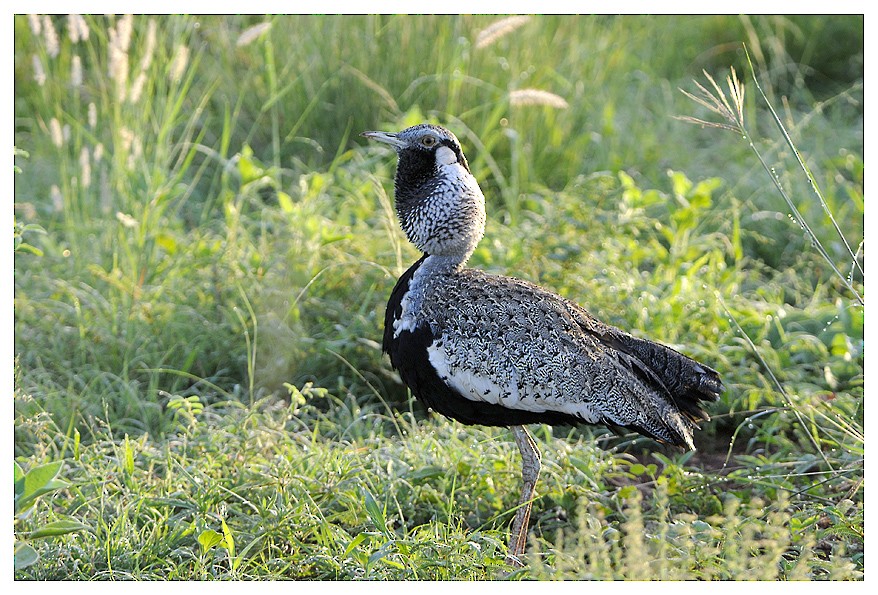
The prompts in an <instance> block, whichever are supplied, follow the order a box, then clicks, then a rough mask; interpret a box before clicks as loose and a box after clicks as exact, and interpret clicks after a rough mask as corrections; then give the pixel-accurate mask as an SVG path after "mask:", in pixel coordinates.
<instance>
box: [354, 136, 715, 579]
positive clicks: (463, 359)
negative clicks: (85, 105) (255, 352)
mask: <svg viewBox="0 0 878 595" xmlns="http://www.w3.org/2000/svg"><path fill="white" fill-rule="evenodd" d="M362 136H364V137H366V138H367V139H370V140H372V141H377V142H380V143H385V144H387V145H390V146H391V147H393V148H394V149H395V150H396V154H397V167H396V173H395V176H394V203H395V209H396V213H397V216H398V219H399V223H400V227H401V228H402V230H403V232H404V233H405V235H406V237H407V238H408V240H409V241H410V242H411V243H412V244H414V246H415V247H416V248H417V249H418V250H419V251H420V252H421V257H420V258H419V259H418V260H417V261H416V262H415V263H414V264H413V265H411V267H409V269H408V270H406V271H405V272H404V273H403V274H402V276H401V277H400V278H399V280H398V281H397V282H396V285H395V286H394V288H393V291H392V292H391V294H390V299H389V300H388V302H387V309H386V311H385V317H384V336H383V342H382V347H383V351H384V352H385V353H387V354H389V356H390V363H391V365H392V367H393V368H394V369H395V370H396V371H398V373H399V376H400V379H401V380H402V382H403V383H404V384H405V385H406V386H407V387H408V388H409V390H410V391H411V393H412V394H413V395H414V396H415V398H417V399H418V400H420V401H421V402H422V403H423V404H424V405H425V406H426V407H427V408H429V409H431V410H433V411H435V412H437V413H439V414H442V415H444V416H446V417H448V418H451V419H454V420H457V421H459V422H461V423H462V424H466V425H483V426H506V427H509V428H510V429H511V431H512V435H513V438H514V440H515V443H516V445H517V446H518V449H519V451H520V453H521V460H522V488H521V495H520V498H519V503H518V506H517V507H516V509H515V511H516V512H515V517H514V518H513V521H512V527H511V536H510V543H509V546H508V548H507V552H508V554H507V562H508V563H509V564H510V565H512V566H515V567H520V566H522V565H523V561H522V559H523V555H524V554H525V553H526V546H527V537H528V531H529V524H530V515H531V509H532V505H533V501H534V495H535V492H536V484H537V480H538V478H539V473H540V469H541V463H540V459H541V454H540V451H539V448H538V446H537V444H536V442H535V440H534V438H533V436H532V435H531V434H530V432H529V431H528V430H527V428H526V427H525V426H526V425H528V424H550V425H573V426H576V425H580V424H598V425H599V424H603V425H606V426H608V427H609V428H611V429H613V430H616V431H619V430H622V429H624V430H633V431H635V432H638V433H639V434H642V435H644V436H646V437H648V438H651V439H653V440H655V441H657V442H659V443H666V444H670V445H674V446H678V447H683V448H685V449H693V450H694V449H695V445H694V443H693V432H694V430H696V429H698V424H699V422H702V421H709V419H710V417H709V415H708V414H707V412H706V411H705V410H704V408H703V403H707V402H710V401H716V400H718V399H719V397H720V395H721V393H722V392H723V390H724V387H723V384H722V381H721V379H720V376H719V373H718V372H717V371H716V370H714V369H712V368H710V367H708V366H707V365H705V364H702V363H699V362H697V361H695V360H694V359H691V358H689V357H687V356H686V355H683V354H682V353H680V352H678V351H676V350H674V349H672V348H670V347H668V346H665V345H663V344H661V343H657V342H654V341H651V340H649V339H643V338H638V337H635V336H633V335H631V334H629V333H627V332H624V331H622V330H620V329H618V328H616V327H614V326H611V325H609V324H605V323H603V322H601V321H600V320H598V319H597V318H595V317H594V316H592V315H591V314H589V313H588V311H586V309H585V308H583V307H582V306H580V305H578V304H576V303H574V302H572V301H570V300H568V299H566V298H564V297H562V296H560V295H557V294H555V293H553V292H551V291H549V290H547V289H544V288H543V287H540V286H538V285H536V284H534V283H531V282H529V281H525V280H522V279H517V278H513V277H506V276H500V275H495V274H489V273H487V272H484V271H481V270H479V269H475V268H470V267H468V266H467V261H468V260H469V258H470V256H472V254H473V252H474V251H475V249H476V246H477V245H478V244H479V242H480V241H481V239H482V237H483V236H484V233H485V221H486V212H485V197H484V195H483V194H482V191H481V189H480V187H479V184H478V181H477V180H476V178H475V177H474V176H473V174H472V171H471V169H470V166H469V163H468V161H467V159H466V157H465V156H464V153H463V151H462V149H461V144H460V141H459V140H458V139H457V137H456V136H455V135H454V133H452V132H451V131H450V130H448V129H446V128H444V127H442V126H438V125H435V124H429V123H423V124H418V125H415V126H411V127H409V128H406V129H404V130H402V131H400V132H396V133H393V132H379V131H367V132H363V133H362Z"/></svg>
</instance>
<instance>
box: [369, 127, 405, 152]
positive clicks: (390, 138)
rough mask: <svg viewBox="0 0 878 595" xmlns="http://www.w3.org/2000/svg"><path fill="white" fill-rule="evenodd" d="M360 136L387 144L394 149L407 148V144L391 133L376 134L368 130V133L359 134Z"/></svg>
mask: <svg viewBox="0 0 878 595" xmlns="http://www.w3.org/2000/svg"><path fill="white" fill-rule="evenodd" d="M360 136H365V137H366V138H369V139H372V140H377V141H378V142H379V143H387V144H388V145H390V146H392V147H394V148H395V149H404V148H406V147H407V146H408V143H407V142H405V141H404V140H402V139H400V138H399V137H398V136H397V135H395V134H393V133H392V132H376V131H371V130H370V131H368V132H363V133H361V134H360Z"/></svg>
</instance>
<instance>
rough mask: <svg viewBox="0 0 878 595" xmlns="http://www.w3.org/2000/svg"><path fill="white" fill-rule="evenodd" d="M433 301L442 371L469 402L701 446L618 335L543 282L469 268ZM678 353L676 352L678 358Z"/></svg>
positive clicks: (435, 355) (429, 308) (432, 353)
mask: <svg viewBox="0 0 878 595" xmlns="http://www.w3.org/2000/svg"><path fill="white" fill-rule="evenodd" d="M464 273H465V274H461V275H459V276H456V277H454V278H453V281H451V280H446V281H444V282H443V283H442V285H441V287H442V290H441V291H440V292H436V293H435V294H433V295H431V296H430V298H429V299H427V300H425V302H424V304H425V306H424V307H425V312H424V314H425V315H426V317H427V319H428V320H429V321H430V324H431V327H432V329H431V330H432V334H433V336H434V338H435V339H434V341H433V342H432V344H431V345H429V346H428V348H427V353H428V355H429V361H430V363H431V364H432V366H433V368H434V369H435V370H436V373H437V374H438V375H439V377H440V378H442V380H443V381H444V382H445V383H447V384H448V385H449V386H450V387H451V388H453V389H454V390H455V391H457V392H458V393H460V395H462V396H463V397H464V398H466V399H469V400H472V401H478V402H485V403H491V404H494V405H498V406H502V407H504V408H507V409H512V410H525V411H531V412H555V413H559V414H564V415H566V416H570V417H571V418H574V419H578V420H581V421H583V422H586V423H606V424H608V425H611V426H621V427H625V428H631V429H634V430H637V431H639V432H641V433H643V434H645V435H648V436H650V437H653V438H656V439H658V440H662V441H666V442H670V443H673V444H680V445H686V446H690V447H691V446H692V443H691V436H692V430H693V428H694V424H693V422H692V420H691V417H692V416H688V417H687V416H686V415H684V414H683V413H682V412H681V408H680V407H679V406H678V405H677V404H676V402H675V399H674V397H673V396H672V395H671V393H670V391H669V389H668V387H667V386H666V383H665V382H664V381H663V380H662V378H661V376H660V374H658V373H657V372H656V371H655V370H654V369H653V367H651V366H650V365H649V364H648V363H647V362H644V361H642V360H641V359H640V358H639V357H637V354H635V353H631V352H630V350H626V349H625V348H624V345H623V344H622V342H621V340H620V339H618V338H617V336H616V333H621V331H619V330H618V329H615V328H613V327H610V326H608V325H605V324H603V323H601V322H600V321H598V320H596V319H594V318H593V317H591V316H590V315H589V314H588V313H587V312H586V311H585V310H584V309H582V308H580V307H579V306H577V305H575V304H573V303H571V302H569V301H567V300H565V299H564V298H562V297H560V296H558V295H555V294H553V293H551V292H548V291H546V290H544V289H542V288H540V287H538V286H536V285H533V284H531V283H527V282H525V281H521V280H518V279H511V278H506V277H496V276H492V275H487V274H484V273H480V272H478V271H473V270H471V269H467V270H465V271H464ZM675 353H676V352H675Z"/></svg>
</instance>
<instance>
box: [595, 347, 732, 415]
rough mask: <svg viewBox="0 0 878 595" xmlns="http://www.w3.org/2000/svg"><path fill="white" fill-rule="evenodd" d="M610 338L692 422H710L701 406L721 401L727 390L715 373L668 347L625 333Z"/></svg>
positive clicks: (711, 369)
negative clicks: (638, 363) (638, 364)
mask: <svg viewBox="0 0 878 595" xmlns="http://www.w3.org/2000/svg"><path fill="white" fill-rule="evenodd" d="M607 339H609V344H610V345H611V346H612V347H613V348H614V349H617V350H618V351H621V352H623V353H626V354H628V355H630V356H633V357H634V358H636V359H637V360H639V361H640V362H641V363H642V364H643V366H644V367H645V368H646V369H647V370H648V372H647V373H646V375H647V376H649V377H651V378H652V379H653V380H657V381H658V382H659V383H660V388H663V389H664V390H665V391H666V392H667V393H668V394H669V395H670V396H671V397H672V398H673V399H674V403H675V404H676V405H677V407H678V408H679V409H680V412H681V413H682V414H683V415H685V416H686V417H688V418H689V419H690V420H692V421H693V422H698V421H708V420H709V419H710V416H709V415H708V414H707V412H706V411H704V409H703V408H702V407H701V403H702V402H705V401H716V400H718V399H719V397H720V395H721V394H722V392H723V390H725V388H724V387H723V383H722V381H721V380H720V377H719V373H718V372H717V371H716V370H714V369H713V368H711V367H709V366H706V365H704V364H702V363H700V362H697V361H695V360H694V359H692V358H690V357H687V356H685V355H683V354H682V353H680V352H679V351H676V350H674V349H671V348H670V347H667V346H666V345H662V344H660V343H656V342H654V341H650V340H649V339H638V338H637V337H634V336H632V335H629V334H628V333H624V332H622V331H618V332H615V333H613V334H612V335H610V336H609V337H607ZM652 384H654V382H653V383H652ZM657 388H659V387H657Z"/></svg>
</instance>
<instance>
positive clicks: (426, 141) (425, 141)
mask: <svg viewBox="0 0 878 595" xmlns="http://www.w3.org/2000/svg"><path fill="white" fill-rule="evenodd" d="M438 142H439V139H437V138H436V137H435V136H425V137H424V138H422V139H421V144H422V145H424V146H425V147H427V148H428V149H429V148H430V147H433V146H435V145H436V143H438Z"/></svg>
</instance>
